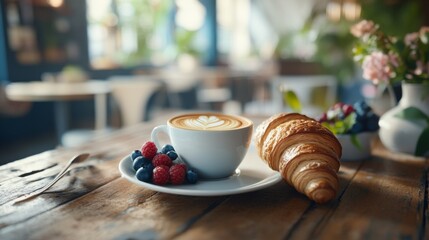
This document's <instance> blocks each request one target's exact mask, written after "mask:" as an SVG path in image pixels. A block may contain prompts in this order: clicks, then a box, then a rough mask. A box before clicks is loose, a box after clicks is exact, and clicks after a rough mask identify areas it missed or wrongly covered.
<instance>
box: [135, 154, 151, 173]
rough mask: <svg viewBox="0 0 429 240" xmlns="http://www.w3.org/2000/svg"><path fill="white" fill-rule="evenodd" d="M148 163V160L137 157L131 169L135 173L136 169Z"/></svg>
mask: <svg viewBox="0 0 429 240" xmlns="http://www.w3.org/2000/svg"><path fill="white" fill-rule="evenodd" d="M148 161H149V162H150V160H149V159H147V158H145V157H143V156H139V157H137V158H136V159H134V161H133V168H134V170H136V171H137V169H139V168H141V167H142V166H143V165H145V164H147V163H148Z"/></svg>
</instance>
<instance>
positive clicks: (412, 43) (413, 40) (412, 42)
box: [404, 32, 419, 48]
mask: <svg viewBox="0 0 429 240" xmlns="http://www.w3.org/2000/svg"><path fill="white" fill-rule="evenodd" d="M418 39H419V33H417V32H413V33H408V34H407V35H405V38H404V43H405V45H406V46H409V47H412V48H414V47H416V44H417V40H418Z"/></svg>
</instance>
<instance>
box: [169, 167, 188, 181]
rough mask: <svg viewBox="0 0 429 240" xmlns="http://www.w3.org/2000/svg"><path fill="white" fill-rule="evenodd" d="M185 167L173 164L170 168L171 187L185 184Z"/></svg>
mask: <svg viewBox="0 0 429 240" xmlns="http://www.w3.org/2000/svg"><path fill="white" fill-rule="evenodd" d="M185 179H186V166H184V164H175V165H173V166H172V167H171V168H170V181H171V184H173V185H179V184H182V183H184V182H185Z"/></svg>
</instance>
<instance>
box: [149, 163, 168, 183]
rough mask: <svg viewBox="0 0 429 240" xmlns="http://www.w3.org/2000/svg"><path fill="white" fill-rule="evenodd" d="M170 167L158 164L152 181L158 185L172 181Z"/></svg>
mask: <svg viewBox="0 0 429 240" xmlns="http://www.w3.org/2000/svg"><path fill="white" fill-rule="evenodd" d="M168 170H169V167H167V166H158V167H155V168H154V169H153V179H152V182H153V183H154V184H156V185H165V184H167V183H168V182H169V181H170V174H169V171H168Z"/></svg>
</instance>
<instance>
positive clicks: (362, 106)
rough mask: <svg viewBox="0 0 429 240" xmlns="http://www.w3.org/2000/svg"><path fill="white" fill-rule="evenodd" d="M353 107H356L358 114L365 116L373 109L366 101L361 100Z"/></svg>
mask: <svg viewBox="0 0 429 240" xmlns="http://www.w3.org/2000/svg"><path fill="white" fill-rule="evenodd" d="M353 108H354V109H355V111H356V113H357V115H359V116H363V115H365V114H366V113H368V112H370V111H372V109H371V107H370V106H368V104H367V103H366V102H365V101H359V102H356V103H355V104H353Z"/></svg>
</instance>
